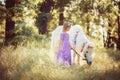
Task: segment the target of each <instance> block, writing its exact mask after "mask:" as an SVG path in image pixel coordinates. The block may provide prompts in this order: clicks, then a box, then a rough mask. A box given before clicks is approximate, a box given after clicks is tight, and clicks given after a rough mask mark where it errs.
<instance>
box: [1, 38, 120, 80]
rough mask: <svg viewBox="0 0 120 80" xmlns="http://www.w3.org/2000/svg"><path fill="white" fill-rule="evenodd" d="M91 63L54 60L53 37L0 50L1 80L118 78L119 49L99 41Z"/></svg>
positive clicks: (119, 66) (100, 79)
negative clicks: (61, 64) (51, 52)
mask: <svg viewBox="0 0 120 80" xmlns="http://www.w3.org/2000/svg"><path fill="white" fill-rule="evenodd" d="M94 41H95V40H94ZM96 42H97V43H98V44H97V45H96V48H95V55H94V58H93V64H92V66H88V65H87V64H86V62H84V61H83V62H82V64H81V66H77V65H75V66H71V67H65V66H58V65H55V64H53V63H52V61H51V59H50V57H49V55H50V40H49V39H43V40H41V42H39V43H36V42H33V43H29V45H27V46H26V47H25V46H18V47H17V48H16V49H14V48H13V47H12V46H9V47H3V48H2V49H1V50H0V80H119V79H120V77H119V74H120V70H119V69H120V52H119V51H113V50H112V49H104V48H103V47H102V46H101V45H100V43H99V42H98V41H96Z"/></svg>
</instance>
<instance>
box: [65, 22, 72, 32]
mask: <svg viewBox="0 0 120 80" xmlns="http://www.w3.org/2000/svg"><path fill="white" fill-rule="evenodd" d="M70 26H71V23H70V22H65V23H64V24H63V29H64V30H65V29H66V28H67V27H70Z"/></svg>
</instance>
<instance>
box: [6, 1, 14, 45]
mask: <svg viewBox="0 0 120 80" xmlns="http://www.w3.org/2000/svg"><path fill="white" fill-rule="evenodd" d="M5 3H6V5H5V6H6V11H7V14H6V27H5V44H6V45H8V43H9V42H10V41H11V40H12V39H13V38H14V36H15V35H14V32H13V29H14V27H15V21H14V20H13V18H14V15H15V13H14V7H15V4H16V0H11V1H9V0H6V2H5Z"/></svg>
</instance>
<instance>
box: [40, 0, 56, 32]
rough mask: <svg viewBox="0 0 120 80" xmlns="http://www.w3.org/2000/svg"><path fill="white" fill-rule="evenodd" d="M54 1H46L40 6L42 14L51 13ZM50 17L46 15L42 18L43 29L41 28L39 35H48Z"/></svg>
mask: <svg viewBox="0 0 120 80" xmlns="http://www.w3.org/2000/svg"><path fill="white" fill-rule="evenodd" d="M53 4H54V2H53V0H45V1H44V2H43V3H42V5H41V6H40V11H41V13H45V14H49V13H50V11H51V7H52V6H53ZM48 16H49V15H46V16H44V17H42V18H41V24H40V25H41V26H40V27H41V28H39V34H40V33H41V34H46V33H47V32H48V29H47V24H48Z"/></svg>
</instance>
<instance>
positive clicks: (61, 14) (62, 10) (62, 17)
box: [59, 7, 64, 25]
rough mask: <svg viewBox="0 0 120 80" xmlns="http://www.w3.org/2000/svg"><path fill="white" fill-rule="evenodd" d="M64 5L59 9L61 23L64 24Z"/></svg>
mask: <svg viewBox="0 0 120 80" xmlns="http://www.w3.org/2000/svg"><path fill="white" fill-rule="evenodd" d="M63 12H64V7H62V8H60V10H59V25H63V23H64V13H63Z"/></svg>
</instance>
